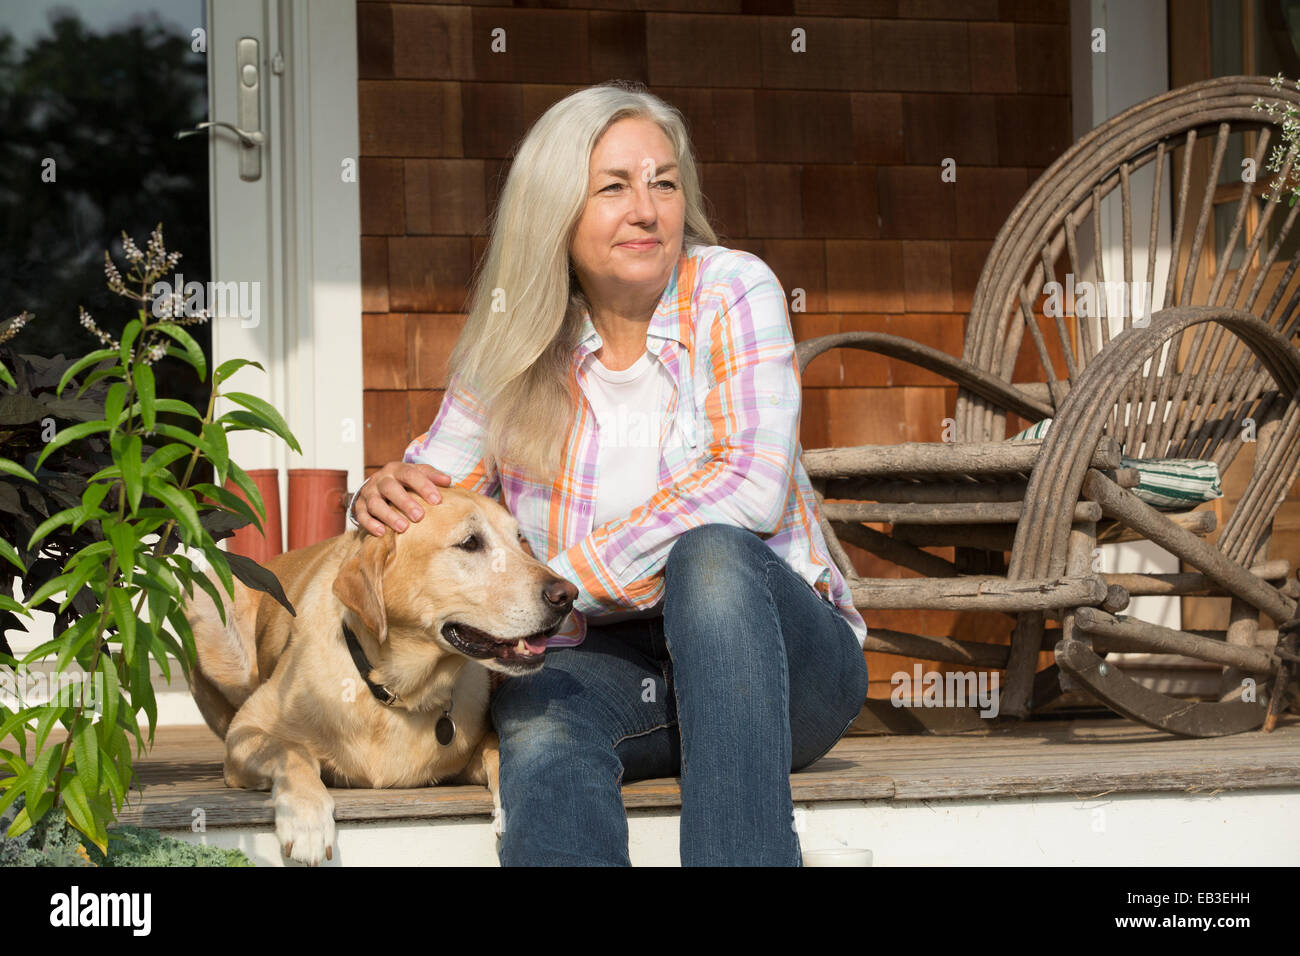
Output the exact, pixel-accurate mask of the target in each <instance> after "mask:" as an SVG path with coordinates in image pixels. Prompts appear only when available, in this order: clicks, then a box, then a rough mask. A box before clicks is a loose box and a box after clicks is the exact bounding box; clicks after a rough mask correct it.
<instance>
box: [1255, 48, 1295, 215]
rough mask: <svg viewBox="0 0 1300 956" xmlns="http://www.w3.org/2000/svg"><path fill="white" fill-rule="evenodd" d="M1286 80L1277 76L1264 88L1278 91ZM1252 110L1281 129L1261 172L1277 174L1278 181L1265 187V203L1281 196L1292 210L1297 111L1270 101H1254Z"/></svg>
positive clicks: (1287, 105) (1292, 105)
mask: <svg viewBox="0 0 1300 956" xmlns="http://www.w3.org/2000/svg"><path fill="white" fill-rule="evenodd" d="M1286 82H1287V81H1286V78H1285V77H1284V76H1282V74H1281V73H1279V74H1278V75H1277V76H1275V77H1273V78H1272V79H1270V80H1269V81H1268V85H1269V86H1271V87H1272V88H1273V89H1275V90H1281V89H1282V87H1283V86H1285V85H1286ZM1295 88H1296V89H1297V90H1300V80H1297V81H1295ZM1251 109H1253V110H1259V111H1261V112H1263V113H1265V114H1267V115H1268V116H1269V117H1270V118H1272V119H1274V121H1275V122H1276V123H1277V124H1278V126H1279V127H1281V130H1282V142H1281V143H1279V144H1277V145H1275V146H1274V147H1273V149H1272V150H1271V151H1270V152H1269V154H1268V162H1267V163H1265V165H1264V168H1265V169H1267V170H1268V171H1269V172H1271V173H1277V174H1278V175H1279V178H1277V179H1275V180H1273V182H1271V183H1269V187H1268V188H1269V192H1268V193H1267V194H1266V197H1265V198H1267V199H1269V200H1270V201H1272V202H1281V200H1282V197H1283V196H1284V195H1288V196H1290V197H1291V198H1290V200H1289V201H1288V202H1287V205H1288V206H1294V205H1295V204H1296V200H1297V199H1300V163H1296V162H1295V161H1294V158H1300V157H1296V151H1297V147H1298V146H1300V119H1297V116H1300V108H1297V107H1296V104H1294V103H1291V102H1286V103H1283V102H1280V101H1276V100H1275V101H1274V102H1272V103H1265V102H1264V101H1263V100H1262V99H1256V100H1255V103H1254V105H1253V106H1251ZM1288 155H1290V156H1292V157H1293V161H1292V164H1291V168H1290V169H1287V168H1286V164H1287V156H1288Z"/></svg>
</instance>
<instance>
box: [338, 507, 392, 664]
mask: <svg viewBox="0 0 1300 956" xmlns="http://www.w3.org/2000/svg"><path fill="white" fill-rule="evenodd" d="M361 538H362V539H361V541H360V543H359V544H358V545H357V547H356V549H355V550H354V551H353V552H352V554H350V555H349V556H348V558H347V560H345V561H344V562H343V566H342V567H341V568H339V573H338V577H336V578H335V579H334V594H335V596H337V597H338V599H339V600H340V601H342V602H343V604H344V606H345V607H347V608H349V609H350V610H352V611H353V612H354V613H355V614H356V615H357V617H359V618H361V623H362V624H364V625H365V626H366V629H367V630H369V631H370V633H371V634H373V635H375V640H377V641H378V642H379V643H380V644H382V643H384V640H385V638H387V637H388V614H387V612H386V611H385V610H384V569H385V568H386V567H387V566H388V562H389V560H390V559H391V558H392V556H393V552H394V550H395V549H396V548H397V533H396V532H395V531H393V529H392V528H389V529H387V530H386V531H385V532H384V535H383V537H381V538H376V537H375V536H374V535H373V534H370V533H369V532H362V536H361Z"/></svg>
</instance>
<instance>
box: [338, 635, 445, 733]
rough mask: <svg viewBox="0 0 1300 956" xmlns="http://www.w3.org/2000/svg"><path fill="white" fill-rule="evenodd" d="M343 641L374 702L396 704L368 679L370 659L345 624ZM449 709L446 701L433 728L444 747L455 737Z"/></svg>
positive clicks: (394, 698) (393, 697)
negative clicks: (443, 709) (345, 642)
mask: <svg viewBox="0 0 1300 956" xmlns="http://www.w3.org/2000/svg"><path fill="white" fill-rule="evenodd" d="M343 639H344V640H346V641H347V644H348V653H350V654H351V655H352V663H353V664H355V665H356V668H357V670H358V671H359V672H360V674H361V679H362V680H364V681H365V682H366V686H367V687H369V688H370V693H371V694H373V695H374V697H375V700H377V701H379V702H380V703H381V704H383V705H384V706H385V707H392V706H393V705H394V704H396V703H397V702H398V700H399V698H398V696H397V695H396V694H394V693H393V692H392V691H391V690H389V689H388V688H387V687H385V686H383V685H382V684H376V683H375V682H374V681H372V680H371V679H370V671H371V667H370V659H369V658H368V657H366V652H365V651H363V650H362V649H361V642H360V641H358V640H357V636H356V635H355V634H353V633H352V629H351V628H350V627H348V626H347V625H346V624H344V625H343ZM451 708H452V703H451V702H450V701H448V703H447V709H446V710H445V711H443V713H442V716H441V717H439V718H438V723H437V724H436V725H435V726H434V728H433V733H434V736H435V737H437V739H438V743H440V744H442V745H443V746H444V747H445V746H447V745H448V744H450V743H451V742H452V740H453V739H454V738H455V736H456V722H455V721H454V720H452V719H451Z"/></svg>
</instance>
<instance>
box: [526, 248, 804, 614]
mask: <svg viewBox="0 0 1300 956" xmlns="http://www.w3.org/2000/svg"><path fill="white" fill-rule="evenodd" d="M720 281H721V283H722V293H721V296H720V301H719V302H718V303H717V307H716V312H715V314H714V316H713V318H712V320H711V321H709V322H707V323H701V325H700V327H699V328H698V329H697V336H698V338H697V339H696V342H695V348H696V349H697V350H699V349H702V348H703V349H707V350H708V356H709V367H710V369H711V379H712V381H713V382H714V385H713V387H712V388H711V389H710V391H709V394H708V397H707V400H706V404H705V412H706V415H707V418H708V423H709V434H708V435H707V441H708V454H707V458H706V459H705V460H704V462H703V463H702V464H701V465H700V467H699V468H698V469H697V470H695V471H694V472H692V473H691V474H690V475H688V476H686V477H685V478H684V479H682V480H681V481H679V482H678V483H677V484H675V485H672V486H671V487H668V488H663V489H660V491H659V492H657V493H656V494H655V496H654V497H653V498H651V499H650V500H649V501H648V502H646V503H645V504H644V505H642V506H641V507H639V508H637V509H635V510H634V511H633V512H632V513H631V514H630V515H628V516H627V517H626V518H622V519H619V520H617V521H612V522H609V523H608V524H605V525H602V526H601V527H599V528H596V529H594V530H593V531H592V533H591V534H590V535H588V536H587V537H586V538H584V539H583V540H582V541H580V542H578V543H577V544H576V545H574V546H573V547H571V548H569V549H568V550H566V551H564V552H563V553H561V554H559V555H557V556H556V557H555V558H554V559H553V560H552V561H551V562H550V566H551V568H552V569H553V570H554V571H555V572H556V573H557V574H560V575H561V576H563V577H565V578H567V579H569V580H570V581H572V582H574V583H575V584H577V585H578V587H579V589H580V594H579V597H578V601H577V602H576V604H575V607H576V608H577V609H578V610H580V611H584V612H587V613H600V612H605V611H610V610H613V609H626V608H637V609H641V608H649V607H653V606H654V605H655V604H656V603H657V602H658V601H659V599H660V597H661V596H662V593H663V568H664V565H665V564H666V563H667V561H668V552H669V551H670V550H671V549H672V546H673V543H674V541H675V540H676V539H677V537H678V536H679V535H681V534H683V533H685V532H686V531H688V530H690V529H691V528H694V527H697V526H699V525H703V524H725V525H732V526H735V527H740V528H746V529H748V530H750V531H753V532H755V533H757V534H760V535H767V534H771V533H772V532H774V531H775V530H776V529H777V528H778V527H779V526H780V524H781V520H782V517H783V516H784V514H785V510H786V507H787V505H788V503H789V498H790V487H791V484H792V480H793V474H794V466H795V460H796V454H797V451H798V447H799V438H798V433H799V412H800V389H799V372H798V366H797V364H796V361H795V355H794V337H793V335H792V334H791V331H790V321H789V316H788V314H787V311H786V305H785V293H784V292H783V291H782V289H781V284H780V282H779V281H778V280H777V278H776V276H775V275H774V274H773V273H772V271H771V269H769V268H768V267H767V266H766V265H765V264H764V263H763V262H762V261H761V260H759V259H757V258H756V257H753V256H746V257H745V259H744V264H743V266H742V267H741V268H740V269H736V270H734V273H733V274H732V275H731V276H729V277H722V278H721V280H720ZM716 284H717V283H715V285H716ZM697 367H698V363H697ZM679 401H686V402H689V401H693V397H692V396H679Z"/></svg>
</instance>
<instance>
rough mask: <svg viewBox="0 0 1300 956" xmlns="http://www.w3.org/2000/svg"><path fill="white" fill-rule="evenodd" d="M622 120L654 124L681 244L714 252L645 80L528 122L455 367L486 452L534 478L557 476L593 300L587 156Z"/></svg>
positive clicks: (678, 122) (577, 98) (687, 160)
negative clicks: (577, 254)
mask: <svg viewBox="0 0 1300 956" xmlns="http://www.w3.org/2000/svg"><path fill="white" fill-rule="evenodd" d="M627 117H644V118H647V119H650V120H653V121H654V122H655V123H657V124H658V125H659V127H660V128H661V129H662V130H663V131H664V134H665V135H666V136H667V137H668V140H669V142H671V143H672V146H673V152H674V154H675V159H676V162H677V166H678V173H679V177H680V184H681V187H682V194H683V199H684V201H685V205H686V216H685V222H684V227H683V239H682V246H683V249H685V248H686V247H687V246H689V245H717V241H718V240H717V237H716V236H715V235H714V232H713V229H712V227H711V226H710V225H709V222H708V218H707V217H706V215H705V213H704V209H703V204H702V197H701V195H700V185H699V176H698V173H697V170H696V166H695V156H694V151H693V150H692V148H691V143H690V139H689V137H688V135H687V132H686V124H685V122H684V121H683V119H682V115H681V113H679V112H678V111H677V109H676V108H675V107H673V106H670V105H669V104H668V103H666V102H664V101H663V100H661V99H660V98H659V97H657V96H654V95H653V94H651V93H648V92H646V91H645V90H644V88H641V87H640V86H639V84H637V85H631V84H626V83H622V82H619V81H613V82H610V83H602V84H600V85H599V86H590V87H587V88H586V89H583V90H579V91H578V92H576V93H573V94H571V95H569V96H566V97H565V98H564V99H562V100H560V101H559V102H558V103H556V104H554V105H553V106H552V107H551V108H550V109H548V110H547V111H546V112H545V113H544V114H542V116H541V118H540V119H538V120H537V122H536V123H534V124H533V127H532V129H530V130H529V131H528V134H527V136H525V137H524V139H523V141H522V142H521V143H520V145H519V148H518V150H517V153H516V155H515V158H514V162H513V163H512V164H511V167H510V174H509V176H508V177H507V178H506V182H505V186H504V187H503V189H502V191H501V197H500V200H499V202H498V204H497V207H496V210H495V212H494V214H493V216H492V219H491V221H490V223H489V227H488V245H487V251H486V253H485V255H484V257H483V260H482V262H481V264H480V267H479V271H478V274H477V275H476V277H475V279H474V283H473V288H472V292H471V297H470V305H469V316H468V319H467V321H466V323H465V329H464V331H463V332H462V333H461V335H460V338H459V340H458V341H457V342H456V347H455V348H454V349H453V350H452V354H451V361H450V368H451V371H452V374H453V375H456V376H460V377H461V378H462V379H463V381H464V382H465V383H466V384H467V385H468V386H469V387H470V389H471V391H472V392H473V394H474V396H475V398H476V399H477V400H478V401H480V402H481V403H483V405H484V407H485V409H486V412H487V424H488V436H487V441H488V452H489V454H490V455H492V456H493V458H494V459H495V461H496V462H497V463H500V462H508V463H510V464H511V465H512V466H513V467H516V468H521V469H522V470H524V471H525V472H527V473H528V474H529V475H530V476H532V477H534V478H540V479H545V480H552V479H554V477H555V476H556V474H557V473H558V472H559V470H560V466H561V463H562V461H563V444H564V442H565V439H566V437H567V435H568V431H569V426H570V424H571V423H572V420H573V413H574V400H575V396H574V393H573V391H572V389H571V374H570V363H571V360H572V354H573V350H574V348H575V347H576V346H577V344H578V334H579V331H580V329H581V322H582V313H583V310H584V309H586V308H588V303H587V301H586V299H585V297H584V295H583V293H582V290H581V288H580V287H579V285H578V282H577V279H576V278H575V276H574V275H573V272H572V269H571V264H570V261H569V243H570V240H571V238H572V235H573V230H574V227H575V226H576V225H577V222H578V220H579V218H580V217H581V216H582V212H583V209H584V207H585V205H586V200H587V191H588V188H589V185H590V184H589V183H588V170H589V164H590V162H591V153H592V150H593V149H595V147H596V143H597V141H598V140H599V139H600V137H601V136H602V135H603V134H604V133H605V131H606V130H607V129H608V128H609V127H610V126H611V125H613V124H614V123H615V122H617V121H618V120H621V119H624V118H627Z"/></svg>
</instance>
